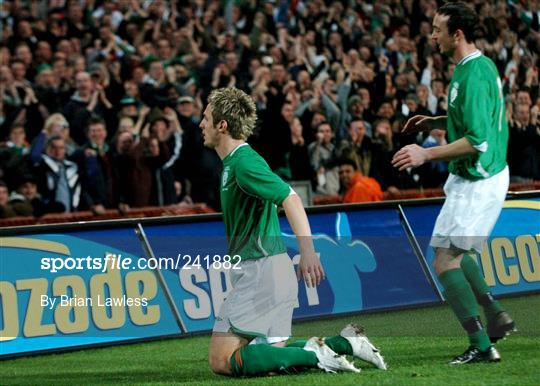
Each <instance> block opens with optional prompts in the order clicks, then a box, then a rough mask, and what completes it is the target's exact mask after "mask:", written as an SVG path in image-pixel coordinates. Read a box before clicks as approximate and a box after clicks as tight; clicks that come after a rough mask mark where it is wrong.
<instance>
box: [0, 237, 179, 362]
mask: <svg viewBox="0 0 540 386" xmlns="http://www.w3.org/2000/svg"><path fill="white" fill-rule="evenodd" d="M0 245H1V248H0V254H1V255H0V264H1V269H0V295H1V307H0V337H1V338H0V339H1V340H0V355H2V356H4V355H10V354H15V353H17V354H20V353H24V352H33V351H38V350H48V349H58V348H67V347H75V346H81V345H87V344H99V343H106V342H115V341H129V340H133V339H140V338H149V337H159V336H165V335H170V334H177V333H179V332H180V330H179V328H178V325H177V324H176V322H175V319H174V317H173V315H172V313H171V311H170V309H169V306H168V304H167V300H166V299H165V297H164V294H163V291H162V290H161V288H160V287H159V283H158V281H157V279H156V275H155V274H154V272H152V271H151V270H147V269H139V268H138V267H137V265H136V262H137V261H139V259H140V258H141V256H143V254H142V249H141V246H140V243H139V241H138V239H137V237H136V236H135V233H134V230H133V228H132V227H130V228H128V229H112V230H98V231H81V232H71V233H64V234H38V235H28V236H15V237H5V238H2V239H1V244H0ZM128 259H131V260H132V264H129V266H128V265H125V264H124V262H126V261H127V260H128ZM121 261H122V263H121V264H124V266H123V267H124V269H122V268H121V266H120V265H119V264H120V262H121Z"/></svg>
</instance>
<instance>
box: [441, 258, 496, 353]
mask: <svg viewBox="0 0 540 386" xmlns="http://www.w3.org/2000/svg"><path fill="white" fill-rule="evenodd" d="M439 281H440V282H441V284H442V285H443V287H444V289H445V293H444V294H445V298H446V301H447V302H448V304H449V305H450V307H451V308H452V310H453V311H454V314H455V315H456V316H457V318H458V320H459V321H460V323H461V324H462V325H463V326H464V328H466V327H465V324H466V322H468V321H470V320H472V319H474V318H478V304H477V303H476V298H475V296H474V292H473V290H472V289H471V286H470V285H469V282H468V281H467V279H466V277H465V274H464V273H463V270H462V269H459V268H457V269H451V270H449V271H446V272H443V273H442V274H441V275H440V276H439ZM466 329H467V328H466ZM467 331H468V334H469V341H470V343H471V346H474V347H478V348H479V349H480V350H482V351H485V350H486V349H487V348H488V347H489V346H490V345H491V342H490V340H489V337H488V335H487V333H486V330H485V329H484V328H481V325H480V328H477V329H476V330H475V331H470V330H468V329H467Z"/></svg>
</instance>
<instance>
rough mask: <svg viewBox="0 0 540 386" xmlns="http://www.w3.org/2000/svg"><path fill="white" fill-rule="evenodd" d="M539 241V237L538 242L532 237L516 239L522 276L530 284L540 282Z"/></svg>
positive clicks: (525, 236) (524, 236) (526, 236)
mask: <svg viewBox="0 0 540 386" xmlns="http://www.w3.org/2000/svg"><path fill="white" fill-rule="evenodd" d="M537 240H538V236H537V237H536V240H535V238H534V237H533V236H531V235H523V236H518V237H516V249H517V254H518V259H519V266H520V268H521V274H522V275H523V279H525V280H526V281H528V282H534V281H540V253H539V251H538V241H537ZM527 251H528V252H529V253H527ZM529 256H530V259H529Z"/></svg>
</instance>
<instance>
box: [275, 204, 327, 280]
mask: <svg viewBox="0 0 540 386" xmlns="http://www.w3.org/2000/svg"><path fill="white" fill-rule="evenodd" d="M282 205H283V209H284V210H285V214H286V215H287V220H289V224H291V228H292V230H293V232H294V234H295V235H296V238H297V240H298V245H299V247H300V264H299V265H298V279H299V280H300V279H301V278H302V277H303V278H304V280H305V282H306V285H307V286H308V287H315V286H316V285H319V284H320V282H321V280H323V279H324V269H323V267H322V265H321V262H320V260H319V257H318V256H317V254H316V253H315V249H314V248H313V240H312V238H311V228H310V227H309V221H308V218H307V215H306V211H305V210H304V206H303V205H302V201H301V200H300V197H298V195H297V194H291V195H289V196H288V197H287V198H286V199H285V200H284V201H283V204H282Z"/></svg>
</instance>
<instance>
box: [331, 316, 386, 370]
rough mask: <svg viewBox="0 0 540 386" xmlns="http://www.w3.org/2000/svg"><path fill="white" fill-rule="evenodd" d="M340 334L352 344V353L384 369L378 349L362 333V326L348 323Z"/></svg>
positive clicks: (384, 364)
mask: <svg viewBox="0 0 540 386" xmlns="http://www.w3.org/2000/svg"><path fill="white" fill-rule="evenodd" d="M340 335H341V336H342V337H344V338H345V339H347V340H348V341H349V343H350V344H351V346H352V349H353V355H354V356H355V357H356V358H358V359H362V360H364V361H366V362H369V363H372V364H373V365H375V366H377V368H379V369H381V370H386V368H387V367H386V363H385V361H384V358H383V357H382V355H381V353H380V352H379V349H377V348H376V347H375V346H374V345H373V344H372V343H371V342H370V341H369V339H368V338H367V336H366V335H365V334H364V328H363V327H360V326H357V325H355V324H348V325H346V326H345V328H344V329H343V330H341V333H340Z"/></svg>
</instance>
